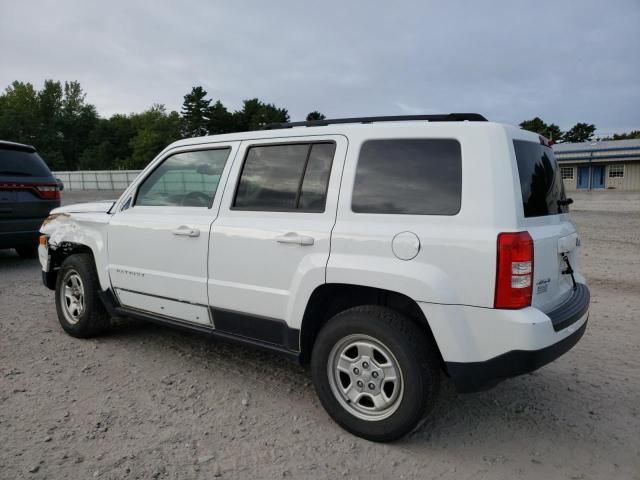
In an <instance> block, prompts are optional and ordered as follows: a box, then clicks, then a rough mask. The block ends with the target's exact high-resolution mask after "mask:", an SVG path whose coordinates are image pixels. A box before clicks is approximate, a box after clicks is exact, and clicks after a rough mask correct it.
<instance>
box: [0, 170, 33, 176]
mask: <svg viewBox="0 0 640 480" xmlns="http://www.w3.org/2000/svg"><path fill="white" fill-rule="evenodd" d="M0 175H13V176H16V177H33V175H31V174H30V173H26V172H18V171H17V170H0Z"/></svg>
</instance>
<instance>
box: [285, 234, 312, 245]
mask: <svg viewBox="0 0 640 480" xmlns="http://www.w3.org/2000/svg"><path fill="white" fill-rule="evenodd" d="M276 241H277V242H278V243H293V244H295V245H301V246H303V247H305V246H309V245H313V242H314V239H313V237H310V236H308V235H298V234H297V233H296V232H289V233H285V234H284V235H278V236H277V237H276Z"/></svg>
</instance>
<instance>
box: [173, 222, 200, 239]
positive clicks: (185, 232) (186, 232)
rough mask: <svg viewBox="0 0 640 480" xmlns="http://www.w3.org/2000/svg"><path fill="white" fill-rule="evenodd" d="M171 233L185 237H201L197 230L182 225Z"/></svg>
mask: <svg viewBox="0 0 640 480" xmlns="http://www.w3.org/2000/svg"><path fill="white" fill-rule="evenodd" d="M171 233H173V234H174V235H182V236H184V237H199V236H200V230H198V229H197V228H192V227H187V226H186V225H180V226H179V227H178V228H176V229H175V230H172V231H171Z"/></svg>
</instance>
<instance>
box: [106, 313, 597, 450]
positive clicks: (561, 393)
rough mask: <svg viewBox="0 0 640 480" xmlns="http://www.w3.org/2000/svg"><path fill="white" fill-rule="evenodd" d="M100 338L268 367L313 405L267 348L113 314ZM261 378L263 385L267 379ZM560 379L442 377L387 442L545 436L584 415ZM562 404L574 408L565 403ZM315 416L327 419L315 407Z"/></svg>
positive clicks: (554, 371) (555, 372)
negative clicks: (413, 424) (481, 385)
mask: <svg viewBox="0 0 640 480" xmlns="http://www.w3.org/2000/svg"><path fill="white" fill-rule="evenodd" d="M103 338H104V339H105V340H106V339H110V340H108V341H116V340H117V341H119V342H120V341H131V342H135V343H139V342H141V341H144V342H145V343H146V344H149V343H153V344H154V348H156V347H157V348H162V349H166V350H167V352H171V351H173V352H176V353H177V354H178V355H179V356H180V357H183V358H184V357H187V359H188V360H190V361H191V363H192V364H193V369H197V368H200V367H201V366H202V365H204V364H205V363H207V364H210V365H212V366H213V368H216V367H220V368H222V369H224V370H225V371H232V372H233V371H235V370H236V369H239V365H241V370H238V371H242V375H243V376H248V377H249V378H258V377H260V376H261V375H263V372H264V371H265V370H267V371H270V372H272V374H273V375H270V377H271V378H272V379H273V380H274V381H275V382H277V385H272V386H271V387H273V389H275V393H274V390H273V389H272V388H269V390H270V392H271V393H273V394H275V395H287V392H291V391H299V390H300V389H301V388H302V390H303V391H304V392H305V393H304V394H303V395H302V396H298V397H297V399H296V401H297V402H302V403H300V408H301V410H304V412H307V413H308V412H309V411H310V410H312V409H311V406H312V405H316V404H317V401H316V399H315V393H314V392H313V387H312V386H311V375H310V373H309V370H308V369H307V368H305V367H302V366H299V365H297V364H294V363H292V362H290V361H288V360H287V359H285V358H283V357H281V356H279V355H277V354H275V353H272V352H267V351H261V350H256V349H253V348H250V347H244V346H242V345H238V344H235V343H231V342H227V341H225V340H222V339H218V338H212V337H207V336H203V335H202V334H199V333H195V332H194V333H191V332H185V331H181V330H176V329H173V328H170V327H164V326H159V325H155V324H151V323H146V322H143V321H137V320H129V319H120V320H118V321H117V322H116V325H115V326H114V328H113V330H112V331H111V333H110V334H109V335H108V336H105V337H103ZM262 383H263V385H264V386H265V387H267V388H268V387H269V379H265V380H264V381H263V382H262ZM568 385H575V379H574V374H573V373H572V371H571V370H570V369H567V368H566V365H565V366H564V367H563V368H559V369H558V368H554V366H553V364H552V365H551V366H548V367H545V368H543V369H541V370H539V371H537V372H534V373H532V374H528V375H524V376H521V377H517V378H513V379H508V380H505V381H504V382H502V383H500V384H498V385H497V386H496V387H494V388H493V389H491V390H488V391H484V392H478V393H472V394H458V393H457V392H456V391H455V388H454V386H453V384H452V383H451V381H450V380H449V379H448V378H446V377H444V375H443V379H442V385H441V396H440V398H439V400H438V401H437V403H436V406H435V407H434V409H433V411H432V412H431V413H430V415H429V416H428V417H427V419H426V420H425V421H424V422H423V423H422V424H421V425H420V426H419V427H418V428H417V429H416V430H414V431H413V432H412V433H411V434H410V435H408V436H406V437H405V438H403V439H401V440H399V441H397V442H395V443H394V444H393V445H396V446H398V447H400V448H403V449H408V450H409V451H412V450H423V449H425V448H427V449H430V448H440V447H446V448H452V447H453V450H455V446H456V445H459V444H461V443H463V444H466V445H468V444H469V443H470V442H471V443H474V442H476V443H477V444H478V445H482V444H483V443H487V442H488V443H489V444H495V445H496V446H498V445H500V444H502V443H503V442H506V441H508V439H513V438H514V436H518V435H522V436H526V435H528V434H531V432H532V431H535V432H537V434H539V435H541V436H543V437H545V436H550V437H551V438H553V437H554V436H557V435H558V433H559V432H560V431H564V432H566V431H567V430H571V429H572V428H574V427H575V426H576V425H579V424H582V425H584V424H585V422H589V421H590V415H589V413H588V407H587V406H585V404H584V394H583V393H582V392H580V389H579V387H576V388H574V389H571V388H568ZM559 398H562V402H563V405H564V407H563V408H562V413H558V414H556V413H555V412H556V410H558V399H559ZM567 405H570V406H573V407H574V408H572V409H568V408H566V407H567ZM304 412H301V414H304ZM316 420H317V421H320V422H327V423H328V424H332V422H331V420H330V419H329V417H328V415H325V414H324V413H323V412H322V413H321V414H319V415H318V416H317V417H316ZM332 425H333V424H332ZM336 428H338V427H337V426H336ZM487 431H491V432H493V434H492V435H491V437H490V438H489V439H487V438H484V439H483V432H487Z"/></svg>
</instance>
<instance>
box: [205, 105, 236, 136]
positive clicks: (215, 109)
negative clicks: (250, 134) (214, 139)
mask: <svg viewBox="0 0 640 480" xmlns="http://www.w3.org/2000/svg"><path fill="white" fill-rule="evenodd" d="M207 128H208V130H209V133H210V134H211V135H216V134H219V133H230V132H234V131H236V130H235V124H234V118H233V114H232V113H231V112H230V111H229V110H227V107H225V106H224V105H223V104H222V102H221V101H220V100H218V101H217V102H216V103H214V104H213V105H212V106H211V107H210V108H209V123H208V124H207Z"/></svg>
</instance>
